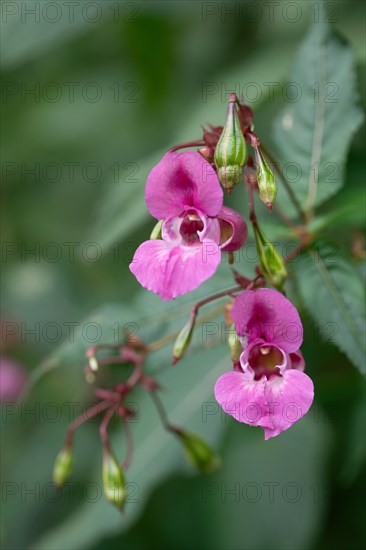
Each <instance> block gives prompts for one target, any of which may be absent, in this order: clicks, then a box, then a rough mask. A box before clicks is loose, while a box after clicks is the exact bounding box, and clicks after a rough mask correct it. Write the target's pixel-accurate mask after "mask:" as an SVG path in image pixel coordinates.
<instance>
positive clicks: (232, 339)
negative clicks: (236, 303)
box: [227, 324, 243, 363]
mask: <svg viewBox="0 0 366 550" xmlns="http://www.w3.org/2000/svg"><path fill="white" fill-rule="evenodd" d="M227 343H228V345H229V348H230V354H231V360H232V362H233V363H237V362H239V359H240V356H241V354H242V352H243V348H242V345H241V343H240V340H239V338H238V335H237V334H236V331H235V325H234V324H232V325H231V327H230V332H229V334H228V338H227Z"/></svg>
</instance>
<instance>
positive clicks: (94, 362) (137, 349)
mask: <svg viewBox="0 0 366 550" xmlns="http://www.w3.org/2000/svg"><path fill="white" fill-rule="evenodd" d="M100 350H105V351H109V352H111V351H114V352H117V353H114V354H112V355H108V356H106V357H102V358H97V352H99V351H100ZM148 353H149V347H148V346H146V345H145V344H143V343H142V342H141V341H140V340H137V339H135V338H133V339H130V338H127V342H126V343H124V344H122V343H121V344H99V345H97V346H94V347H91V348H89V349H88V350H87V352H86V356H87V358H88V363H87V364H86V365H85V367H84V372H85V377H86V380H87V381H88V382H89V383H95V381H96V378H97V374H98V372H99V371H100V368H101V367H107V366H109V365H112V364H120V365H127V364H128V365H131V364H132V365H133V371H132V374H131V375H130V376H129V378H127V380H126V381H125V382H124V383H120V384H117V385H115V386H114V387H112V388H110V389H105V388H96V389H95V396H96V398H97V399H98V401H97V402H96V403H95V404H94V405H92V406H91V407H90V408H89V409H87V411H86V412H85V413H84V414H83V415H81V416H79V417H77V418H76V419H75V420H74V421H73V422H72V423H71V424H70V426H69V427H68V429H67V433H66V441H65V444H64V447H63V448H62V449H61V451H60V452H59V454H58V455H57V458H56V461H55V465H54V470H53V481H54V483H55V484H56V485H57V486H58V487H62V486H63V485H64V484H65V483H66V481H67V480H68V478H69V476H70V475H71V473H72V465H73V459H74V453H73V440H74V433H75V430H76V429H77V428H79V427H80V426H81V425H82V424H84V423H85V422H86V421H88V420H90V419H91V418H93V417H96V416H97V415H100V414H102V413H103V418H102V420H101V423H100V427H99V434H100V439H101V444H102V462H103V465H102V480H103V488H104V494H105V497H106V499H107V500H108V501H109V502H110V503H111V504H113V505H114V506H115V507H117V508H118V509H119V510H120V511H123V509H124V506H125V502H126V499H127V496H128V492H127V485H126V477H125V472H126V470H127V468H128V466H129V464H130V462H131V459H132V437H131V433H130V426H129V422H128V419H129V417H131V416H134V414H135V413H134V411H132V410H131V409H130V408H129V407H128V406H127V404H126V396H127V395H129V394H130V392H131V391H132V390H134V389H136V388H140V389H142V390H145V391H147V392H148V393H149V394H150V395H151V397H152V399H153V402H154V404H155V406H156V409H157V411H158V413H159V416H160V418H161V420H162V423H163V426H164V427H165V428H166V429H167V430H168V431H169V432H171V433H172V434H173V435H174V436H175V437H177V438H178V440H179V442H180V443H181V445H182V447H183V449H184V450H185V453H186V455H187V458H188V460H189V461H190V462H191V463H192V464H193V465H194V466H196V468H197V469H198V470H199V471H200V472H202V473H204V472H211V471H212V470H213V469H215V468H216V467H217V466H218V465H219V459H218V457H217V455H216V454H215V453H214V452H213V451H212V450H211V449H210V447H209V446H208V445H207V443H206V442H205V441H204V440H203V439H201V438H200V437H198V436H197V435H194V434H191V433H189V432H187V431H186V430H184V429H183V428H179V427H176V426H173V425H172V424H170V422H169V421H168V420H167V415H166V412H165V409H164V407H163V404H162V402H161V400H160V397H159V395H158V392H159V390H160V389H161V388H160V386H159V384H158V382H157V381H156V380H155V379H154V378H152V377H151V376H148V375H146V374H145V373H144V372H143V367H144V362H145V359H146V356H147V355H148ZM114 416H117V417H119V418H120V419H122V421H123V424H124V428H125V435H126V446H127V451H126V458H125V460H124V461H123V462H122V463H119V461H118V459H117V457H116V454H115V452H114V451H113V449H112V446H111V443H110V440H109V435H108V427H109V424H110V422H111V420H112V418H113V417H114Z"/></svg>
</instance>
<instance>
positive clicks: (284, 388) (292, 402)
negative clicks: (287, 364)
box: [264, 369, 314, 439]
mask: <svg viewBox="0 0 366 550" xmlns="http://www.w3.org/2000/svg"><path fill="white" fill-rule="evenodd" d="M265 397H266V401H267V403H268V407H269V417H268V420H269V421H270V423H271V424H272V425H273V428H271V427H270V426H269V427H266V428H265V430H264V438H265V439H270V438H271V437H275V436H276V435H278V434H280V433H281V432H283V431H285V430H288V428H291V426H292V425H293V424H294V423H295V422H297V421H298V420H300V418H302V417H303V416H304V415H305V414H306V413H307V412H308V410H309V409H310V407H311V404H312V402H313V399H314V385H313V382H312V381H311V379H310V378H309V377H308V376H307V375H306V374H304V373H303V372H300V371H298V370H294V369H290V370H287V371H286V372H285V373H284V374H283V377H282V379H281V378H279V377H277V378H276V379H275V380H269V381H268V382H267V383H266V387H265Z"/></svg>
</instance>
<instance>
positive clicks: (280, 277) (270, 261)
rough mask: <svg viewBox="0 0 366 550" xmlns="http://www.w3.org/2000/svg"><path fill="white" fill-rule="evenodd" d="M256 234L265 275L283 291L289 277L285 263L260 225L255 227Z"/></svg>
mask: <svg viewBox="0 0 366 550" xmlns="http://www.w3.org/2000/svg"><path fill="white" fill-rule="evenodd" d="M254 234H255V240H256V244H257V250H258V255H259V263H260V266H261V268H262V272H263V275H264V277H266V279H268V280H269V281H270V283H271V284H272V285H273V286H274V287H276V288H278V289H279V290H281V289H282V287H283V283H284V282H285V280H286V277H287V271H286V267H285V262H284V261H283V258H282V256H281V255H280V254H279V253H278V252H277V250H276V248H275V247H274V246H273V244H272V243H271V242H269V240H268V239H267V238H266V237H265V235H264V234H263V231H262V230H261V229H260V227H259V226H258V224H256V225H255V226H254Z"/></svg>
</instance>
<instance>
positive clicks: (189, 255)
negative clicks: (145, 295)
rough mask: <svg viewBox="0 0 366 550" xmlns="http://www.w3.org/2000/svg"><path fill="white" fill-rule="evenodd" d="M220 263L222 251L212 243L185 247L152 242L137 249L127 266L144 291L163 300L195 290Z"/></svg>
mask: <svg viewBox="0 0 366 550" xmlns="http://www.w3.org/2000/svg"><path fill="white" fill-rule="evenodd" d="M220 260H221V250H220V248H219V246H218V245H217V244H216V243H214V242H212V241H204V242H202V243H200V244H199V245H196V246H185V245H175V244H173V243H172V244H170V243H167V242H166V241H162V240H152V241H145V242H144V243H142V244H141V245H140V246H139V247H138V249H137V250H136V252H135V255H134V257H133V260H132V262H131V264H130V266H129V267H130V270H131V271H132V273H133V274H134V275H135V277H136V279H137V280H138V281H139V283H140V284H141V285H142V286H143V287H144V288H147V289H148V290H151V292H155V294H159V296H161V298H162V299H163V300H164V301H165V300H171V299H173V298H176V297H177V296H181V295H182V294H185V293H186V292H190V291H191V290H194V289H195V288H197V287H198V286H199V285H200V284H201V283H203V282H204V281H206V279H208V278H209V277H211V276H212V275H213V274H214V273H215V271H216V269H217V267H218V265H219V263H220Z"/></svg>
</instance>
